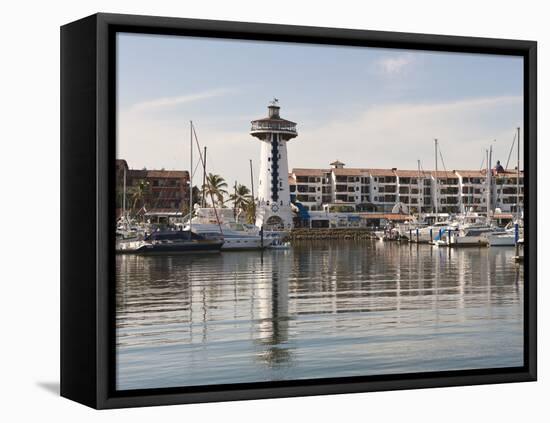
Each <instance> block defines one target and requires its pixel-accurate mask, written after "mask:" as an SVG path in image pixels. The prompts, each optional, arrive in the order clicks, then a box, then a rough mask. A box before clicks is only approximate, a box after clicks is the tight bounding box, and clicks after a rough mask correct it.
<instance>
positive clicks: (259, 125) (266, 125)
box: [250, 122, 296, 133]
mask: <svg viewBox="0 0 550 423" xmlns="http://www.w3.org/2000/svg"><path fill="white" fill-rule="evenodd" d="M250 130H251V131H286V132H294V133H295V132H296V124H295V123H292V124H291V123H286V122H253V123H252V128H251V129H250Z"/></svg>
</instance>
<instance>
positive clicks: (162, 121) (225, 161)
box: [117, 34, 523, 186]
mask: <svg viewBox="0 0 550 423" xmlns="http://www.w3.org/2000/svg"><path fill="white" fill-rule="evenodd" d="M274 97H276V98H278V99H279V105H280V106H281V116H282V117H283V118H285V119H289V120H292V121H294V122H297V124H298V125H297V130H298V137H297V138H295V139H293V140H291V141H289V143H288V145H287V149H288V161H289V169H292V168H328V167H330V166H329V163H330V162H332V161H334V160H336V159H338V160H340V161H342V162H344V163H346V167H361V168H392V167H397V168H399V169H416V168H417V160H420V161H421V164H422V168H423V169H426V170H427V169H433V168H434V162H435V158H434V141H433V140H434V139H435V138H437V139H438V140H439V145H440V148H441V153H442V155H443V160H444V163H445V168H446V169H447V170H453V169H479V168H480V167H481V165H482V161H483V158H484V156H485V151H486V149H488V148H489V147H490V146H491V145H492V147H493V151H494V153H493V158H494V161H493V163H494V162H496V160H497V159H499V160H501V162H502V164H503V165H505V164H506V162H507V159H508V155H509V152H510V148H511V146H512V142H513V139H514V135H515V132H516V127H518V126H522V122H523V59H522V58H520V57H512V56H499V55H485V54H483V55H482V54H462V53H441V52H423V51H413V50H399V49H379V48H365V47H343V46H320V45H311V44H297V43H279V42H255V41H239V40H223V39H210V38H198V37H182V36H165V35H145V34H119V35H118V39H117V158H122V159H126V161H127V162H128V165H129V166H130V168H134V169H141V168H143V167H146V168H148V169H161V168H164V169H185V170H188V169H189V121H190V120H192V121H193V123H194V125H195V128H196V131H197V135H198V139H199V142H200V144H201V146H207V149H208V159H207V167H208V169H207V171H208V172H212V173H217V174H219V175H221V176H223V177H224V178H225V179H226V180H227V181H228V183H229V185H230V186H231V185H233V183H234V181H238V183H244V184H245V185H248V186H249V185H250V170H249V160H250V159H252V161H253V168H254V174H255V175H257V174H258V167H259V158H260V141H258V140H257V139H255V138H253V137H252V136H250V135H249V130H250V121H251V120H254V119H257V118H262V117H265V116H267V105H268V104H269V102H270V101H271V100H272V99H273V98H274ZM522 137H523V136H522ZM196 157H197V153H196V152H195V163H197V160H196ZM515 157H516V154H515V153H513V154H512V159H511V161H510V165H509V167H514V166H515ZM439 166H440V168H441V167H442V166H441V162H440V165H439ZM199 174H201V171H200V170H198V171H197V173H196V175H197V176H198V175H199ZM255 182H256V181H255Z"/></svg>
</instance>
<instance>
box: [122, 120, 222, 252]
mask: <svg viewBox="0 0 550 423" xmlns="http://www.w3.org/2000/svg"><path fill="white" fill-rule="evenodd" d="M190 124H191V139H190V154H189V160H190V167H189V168H190V171H189V210H190V213H189V216H191V215H192V210H193V195H192V192H193V122H190ZM190 222H192V219H190ZM223 244H224V240H223V238H221V237H219V236H218V237H206V236H203V235H201V234H198V233H196V232H194V231H193V228H192V224H189V228H187V229H184V228H181V227H180V228H172V229H166V230H156V231H154V232H152V233H150V234H146V235H144V236H143V238H142V239H128V240H123V241H120V242H118V243H117V252H119V253H134V254H166V253H168V254H180V253H219V252H220V250H221V248H222V246H223Z"/></svg>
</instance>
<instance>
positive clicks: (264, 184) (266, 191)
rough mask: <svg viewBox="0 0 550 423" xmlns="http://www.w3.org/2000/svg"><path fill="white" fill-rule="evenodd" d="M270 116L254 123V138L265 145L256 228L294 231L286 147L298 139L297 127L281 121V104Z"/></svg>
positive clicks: (270, 110) (276, 103)
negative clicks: (294, 139) (291, 141)
mask: <svg viewBox="0 0 550 423" xmlns="http://www.w3.org/2000/svg"><path fill="white" fill-rule="evenodd" d="M267 109H268V116H267V117H266V118H263V119H258V120H253V121H252V128H251V130H250V135H252V136H253V137H255V138H257V139H259V140H260V141H261V152H260V174H259V183H258V201H257V203H256V226H258V227H262V226H263V227H264V228H265V229H267V230H285V229H291V228H292V209H291V207H290V190H289V187H288V158H287V152H286V144H287V142H288V141H290V140H291V139H292V138H295V137H297V136H298V133H297V132H296V123H295V122H291V121H290V120H286V119H283V118H281V115H280V109H281V108H280V107H279V101H278V100H277V99H273V101H272V102H271V103H270V104H269V106H268V107H267Z"/></svg>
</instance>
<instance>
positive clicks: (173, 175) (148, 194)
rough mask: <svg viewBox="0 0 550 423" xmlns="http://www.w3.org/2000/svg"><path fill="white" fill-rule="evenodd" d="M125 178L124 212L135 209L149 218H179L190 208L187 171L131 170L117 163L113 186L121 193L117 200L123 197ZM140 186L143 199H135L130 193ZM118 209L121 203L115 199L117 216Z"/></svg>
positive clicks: (124, 162)
mask: <svg viewBox="0 0 550 423" xmlns="http://www.w3.org/2000/svg"><path fill="white" fill-rule="evenodd" d="M125 178H126V207H127V209H130V208H133V207H134V206H135V209H136V210H135V211H136V212H137V211H138V210H139V211H140V212H141V213H144V214H147V215H149V216H164V215H166V216H169V215H177V214H181V212H182V210H183V209H188V207H189V206H188V203H189V172H188V171H186V170H164V169H161V170H151V169H130V168H129V167H128V163H127V162H126V160H116V185H117V192H118V193H120V195H119V196H117V197H121V196H122V193H123V185H124V179H125ZM140 184H141V185H142V186H143V195H142V196H141V198H138V197H136V198H134V196H133V193H135V192H136V190H137V189H138V187H139V186H140ZM134 200H135V201H134ZM134 202H135V204H134ZM121 207H122V200H121V198H117V211H118V212H119V213H117V215H118V214H120V212H121V209H120V208H121Z"/></svg>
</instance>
